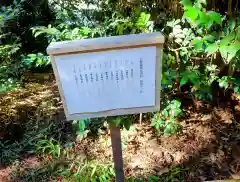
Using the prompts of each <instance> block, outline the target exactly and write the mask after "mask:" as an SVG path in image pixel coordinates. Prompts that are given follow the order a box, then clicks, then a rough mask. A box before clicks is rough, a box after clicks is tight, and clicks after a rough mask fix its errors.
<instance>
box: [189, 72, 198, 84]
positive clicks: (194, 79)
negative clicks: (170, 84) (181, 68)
mask: <svg viewBox="0 0 240 182" xmlns="http://www.w3.org/2000/svg"><path fill="white" fill-rule="evenodd" d="M188 76H189V77H188V78H189V80H190V81H191V83H192V84H194V85H195V84H197V83H198V82H199V79H198V74H197V73H196V72H195V71H192V72H190V74H189V75H188Z"/></svg>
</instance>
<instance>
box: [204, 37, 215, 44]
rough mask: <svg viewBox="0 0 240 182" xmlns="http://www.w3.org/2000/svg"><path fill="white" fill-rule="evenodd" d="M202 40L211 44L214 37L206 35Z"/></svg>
mask: <svg viewBox="0 0 240 182" xmlns="http://www.w3.org/2000/svg"><path fill="white" fill-rule="evenodd" d="M203 40H206V41H208V42H212V43H213V42H214V41H215V40H216V37H214V36H213V35H206V36H204V37H203Z"/></svg>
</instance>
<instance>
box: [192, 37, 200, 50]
mask: <svg viewBox="0 0 240 182" xmlns="http://www.w3.org/2000/svg"><path fill="white" fill-rule="evenodd" d="M192 45H193V46H194V47H195V48H196V50H197V51H203V40H199V39H194V40H193V41H192Z"/></svg>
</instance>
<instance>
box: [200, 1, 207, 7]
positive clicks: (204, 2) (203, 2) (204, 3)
mask: <svg viewBox="0 0 240 182" xmlns="http://www.w3.org/2000/svg"><path fill="white" fill-rule="evenodd" d="M198 3H201V4H203V5H205V6H206V5H207V0H198Z"/></svg>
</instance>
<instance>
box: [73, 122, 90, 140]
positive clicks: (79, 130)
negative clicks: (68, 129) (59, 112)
mask: <svg viewBox="0 0 240 182" xmlns="http://www.w3.org/2000/svg"><path fill="white" fill-rule="evenodd" d="M89 123H90V120H89V119H80V120H74V121H73V122H72V125H73V128H74V130H75V132H76V134H77V135H79V136H81V137H86V136H87V134H88V132H89V130H88V129H87V128H88V126H89Z"/></svg>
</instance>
